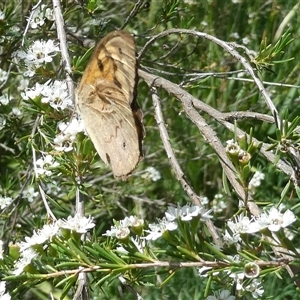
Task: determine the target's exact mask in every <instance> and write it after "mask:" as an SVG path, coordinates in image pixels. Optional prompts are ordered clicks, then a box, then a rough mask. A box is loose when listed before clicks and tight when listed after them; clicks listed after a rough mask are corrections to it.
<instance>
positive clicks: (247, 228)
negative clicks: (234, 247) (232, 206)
mask: <svg viewBox="0 0 300 300" xmlns="http://www.w3.org/2000/svg"><path fill="white" fill-rule="evenodd" d="M227 226H228V227H229V229H230V231H228V230H226V231H225V234H224V240H226V241H227V242H228V243H230V244H235V243H237V242H239V241H241V240H242V239H241V236H240V234H243V233H254V232H257V231H259V230H260V226H259V224H257V222H255V220H254V219H251V220H250V219H249V218H248V217H246V216H244V214H240V215H238V216H236V217H235V218H234V221H230V220H229V221H228V222H227Z"/></svg>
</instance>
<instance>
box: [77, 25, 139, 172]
mask: <svg viewBox="0 0 300 300" xmlns="http://www.w3.org/2000/svg"><path fill="white" fill-rule="evenodd" d="M136 85H137V62H136V56H135V44H134V40H133V38H132V37H131V35H130V34H129V33H127V32H125V31H114V32H112V33H110V34H108V35H107V36H105V37H104V38H103V39H102V40H101V41H100V42H99V44H98V45H97V47H96V49H95V51H94V53H93V55H92V57H91V59H90V61H89V63H88V66H87V67H86V70H85V72H84V74H83V76H82V79H81V82H80V84H79V87H78V89H77V93H76V96H77V97H76V98H77V100H76V102H77V107H78V111H79V114H80V116H81V118H82V119H83V121H84V124H85V127H86V130H87V132H88V134H89V136H90V138H91V140H92V142H93V144H94V146H95V148H96V150H97V152H98V153H99V155H100V157H101V159H102V160H103V161H104V162H105V163H110V164H111V166H112V171H113V173H114V176H115V177H122V178H126V177H127V175H129V174H130V173H131V172H132V171H133V170H134V169H135V167H136V166H137V164H138V162H139V161H140V159H141V157H142V151H141V145H142V139H143V136H144V130H143V125H142V113H141V111H140V109H139V106H138V104H137V102H136V99H135V98H136Z"/></svg>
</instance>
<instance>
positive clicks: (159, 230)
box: [144, 218, 178, 241]
mask: <svg viewBox="0 0 300 300" xmlns="http://www.w3.org/2000/svg"><path fill="white" fill-rule="evenodd" d="M177 227H178V225H177V224H176V223H175V222H172V221H169V220H167V219H166V218H163V219H162V220H159V223H158V224H149V229H150V230H145V232H148V233H149V234H148V235H147V236H145V237H144V238H145V239H146V240H152V241H155V240H157V239H158V238H160V237H161V236H162V235H163V233H164V232H165V231H173V230H176V229H177Z"/></svg>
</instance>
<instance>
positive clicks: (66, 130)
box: [54, 118, 84, 152]
mask: <svg viewBox="0 0 300 300" xmlns="http://www.w3.org/2000/svg"><path fill="white" fill-rule="evenodd" d="M58 127H59V129H60V131H61V133H60V134H58V135H57V136H56V137H55V139H54V144H55V145H54V148H55V149H56V150H58V151H64V152H68V151H71V150H72V149H73V146H72V144H73V142H74V141H75V140H76V135H77V133H79V132H84V125H83V122H82V120H77V119H76V118H73V119H72V121H71V123H59V125H58Z"/></svg>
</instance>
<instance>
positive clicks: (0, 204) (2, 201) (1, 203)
mask: <svg viewBox="0 0 300 300" xmlns="http://www.w3.org/2000/svg"><path fill="white" fill-rule="evenodd" d="M12 201H13V199H12V198H11V197H2V196H0V209H4V208H5V207H7V206H9V205H10V204H11V203H12Z"/></svg>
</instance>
